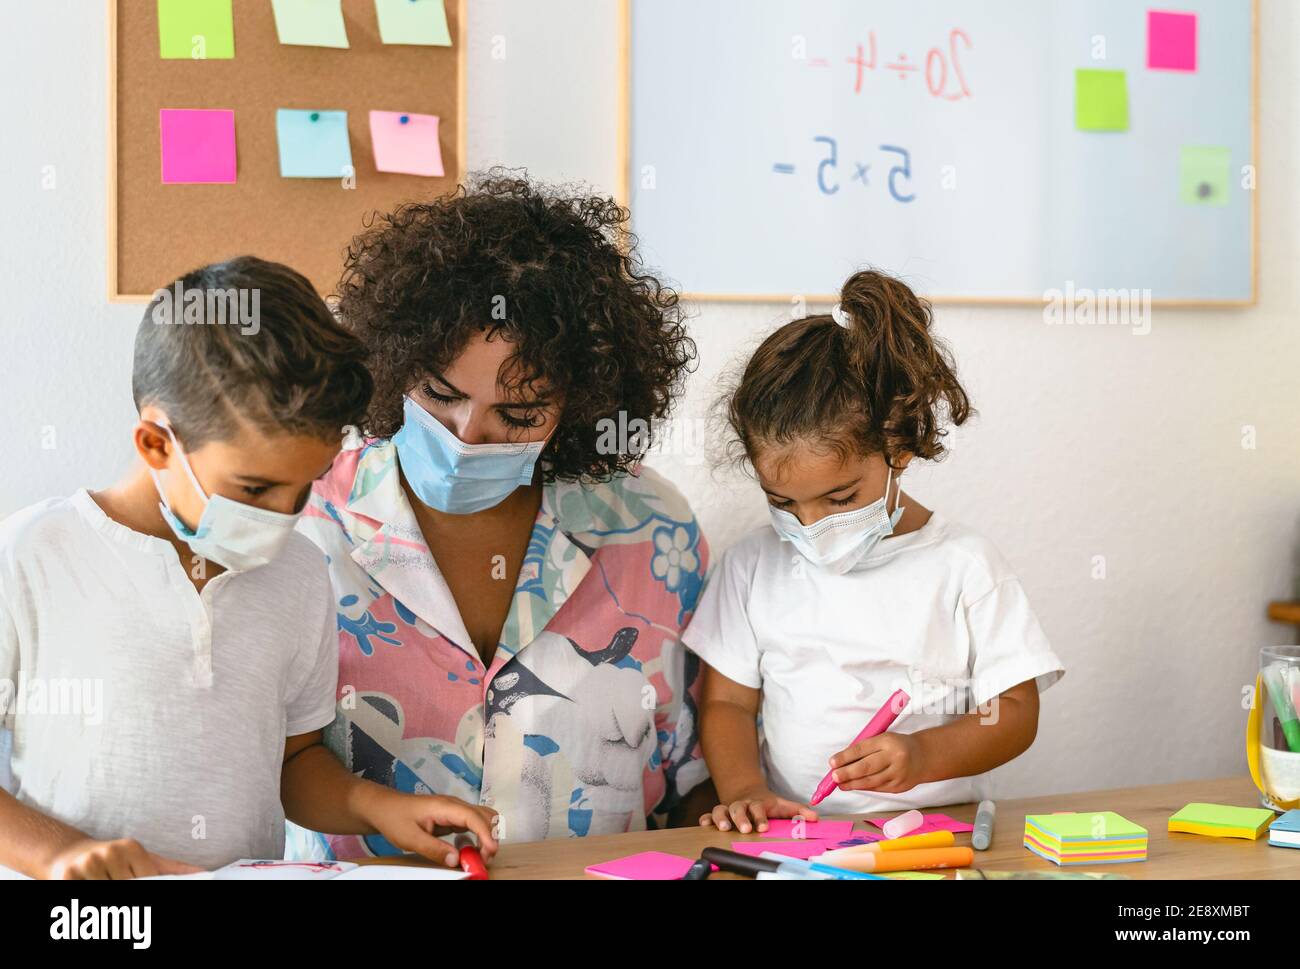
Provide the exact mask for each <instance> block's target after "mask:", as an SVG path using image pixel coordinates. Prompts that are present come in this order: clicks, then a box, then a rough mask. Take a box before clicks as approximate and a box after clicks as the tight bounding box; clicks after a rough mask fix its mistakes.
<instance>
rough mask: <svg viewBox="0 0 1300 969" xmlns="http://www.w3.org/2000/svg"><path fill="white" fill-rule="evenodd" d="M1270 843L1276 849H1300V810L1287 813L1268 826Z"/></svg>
mask: <svg viewBox="0 0 1300 969" xmlns="http://www.w3.org/2000/svg"><path fill="white" fill-rule="evenodd" d="M1268 843H1269V844H1271V845H1272V846H1273V847H1275V848H1300V808H1296V809H1293V810H1290V811H1287V812H1286V814H1284V815H1282V816H1281V817H1280V818H1278V819H1277V820H1276V821H1274V822H1273V823H1272V824H1270V825H1269V826H1268Z"/></svg>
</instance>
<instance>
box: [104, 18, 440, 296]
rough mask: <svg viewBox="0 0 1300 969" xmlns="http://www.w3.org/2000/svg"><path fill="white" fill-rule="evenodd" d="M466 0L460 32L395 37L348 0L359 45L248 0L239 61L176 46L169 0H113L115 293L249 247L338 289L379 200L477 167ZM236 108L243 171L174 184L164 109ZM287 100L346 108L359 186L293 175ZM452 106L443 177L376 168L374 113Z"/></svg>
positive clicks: (387, 202)
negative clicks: (164, 51) (471, 143)
mask: <svg viewBox="0 0 1300 969" xmlns="http://www.w3.org/2000/svg"><path fill="white" fill-rule="evenodd" d="M465 5H466V0H446V8H447V26H448V28H449V30H450V32H451V38H452V46H451V47H417V46H405V45H385V44H382V43H381V42H380V39H379V25H378V19H377V17H376V14H375V5H374V3H373V0H343V11H344V17H345V19H346V22H347V29H348V40H349V43H350V44H351V47H350V48H348V49H344V50H335V49H331V48H323V47H292V46H282V45H281V44H280V41H279V37H278V35H277V34H276V30H275V18H274V16H273V13H272V7H271V4H270V3H265V2H260V3H253V2H250V0H235V4H234V14H235V57H234V59H233V60H207V61H198V62H195V61H182V60H162V59H161V58H160V57H159V51H158V22H157V21H158V14H157V4H156V2H155V0H108V78H109V92H108V299H109V301H110V302H145V301H147V300H148V299H149V298H150V294H152V293H153V292H154V291H156V290H157V289H159V288H160V287H162V286H165V285H167V284H168V283H169V282H171V281H172V280H173V279H176V278H177V277H179V276H181V275H182V274H184V273H186V272H188V271H189V270H191V269H194V268H197V267H198V266H202V265H205V264H207V263H211V262H217V261H220V260H222V259H226V258H229V257H231V256H235V255H239V254H241V253H251V254H253V255H257V256H262V257H263V258H266V259H274V260H276V261H278V262H284V263H287V264H289V265H290V266H293V267H294V268H295V269H297V270H299V271H300V272H302V273H303V274H304V275H305V276H307V277H308V278H309V279H310V280H311V281H312V283H313V284H314V285H315V286H316V288H317V290H318V291H319V292H320V293H321V294H322V295H328V294H329V293H331V292H333V290H334V288H335V285H336V284H337V282H338V279H339V276H340V274H341V271H342V267H343V254H344V250H345V248H346V246H347V243H348V241H349V240H350V239H351V238H352V237H353V235H355V234H356V233H357V232H358V231H359V230H360V229H361V228H362V223H363V220H364V219H365V218H366V216H368V215H369V214H370V213H371V212H373V211H376V210H377V211H380V212H386V211H389V210H391V209H392V208H394V207H395V206H396V205H397V204H398V203H399V202H402V201H404V200H406V199H418V198H432V197H435V196H438V195H443V194H446V193H449V192H452V191H454V190H455V188H456V186H457V185H458V184H460V183H461V182H462V181H463V180H464V176H465V144H466V137H465V100H466V94H465V33H466V30H465V21H466V9H465ZM162 108H227V109H234V111H235V143H236V150H237V154H238V165H239V168H238V181H237V182H236V183H235V184H233V185H163V184H162V174H161V154H160V147H159V128H158V112H159V110H160V109H162ZM277 108H298V109H313V110H314V109H320V110H346V111H347V112H348V132H349V135H350V137H351V141H352V163H353V167H354V168H355V170H356V178H355V183H356V187H355V188H352V189H346V188H344V187H343V183H342V180H341V179H299V178H281V177H280V165H279V147H278V144H277V140H276V128H275V112H276V109H277ZM371 110H376V111H410V112H412V113H419V114H433V115H437V116H438V117H439V118H440V124H439V136H440V139H441V142H442V158H443V168H444V170H445V172H446V175H445V176H444V177H442V178H422V177H419V176H414V175H394V174H388V173H385V172H379V171H377V170H376V169H375V163H374V153H373V146H372V144H371V139H370V120H369V112H370V111H371Z"/></svg>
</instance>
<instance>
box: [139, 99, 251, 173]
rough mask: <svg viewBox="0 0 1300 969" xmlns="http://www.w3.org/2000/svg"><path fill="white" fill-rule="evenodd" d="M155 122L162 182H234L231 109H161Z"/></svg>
mask: <svg viewBox="0 0 1300 969" xmlns="http://www.w3.org/2000/svg"><path fill="white" fill-rule="evenodd" d="M158 125H159V130H160V131H161V134H162V137H161V142H162V180H163V184H164V185H184V184H200V185H202V184H223V185H231V184H234V181H235V112H234V111H196V110H178V109H174V108H163V109H162V110H161V111H160V112H159V113H158Z"/></svg>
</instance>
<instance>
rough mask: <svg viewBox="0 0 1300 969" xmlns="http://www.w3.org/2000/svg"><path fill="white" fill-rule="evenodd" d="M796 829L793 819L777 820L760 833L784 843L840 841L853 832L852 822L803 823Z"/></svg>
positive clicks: (770, 822) (768, 824) (769, 823)
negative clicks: (805, 840)
mask: <svg viewBox="0 0 1300 969" xmlns="http://www.w3.org/2000/svg"><path fill="white" fill-rule="evenodd" d="M799 824H800V827H799V828H796V827H795V821H794V819H793V818H777V819H774V820H769V821H768V822H767V830H766V831H760V832H758V833H759V834H761V835H762V836H763V837H764V838H778V839H780V840H782V841H790V840H795V841H802V840H804V839H805V838H807V839H811V840H822V841H839V840H840V839H842V838H847V837H848V836H849V834H850V833H851V832H852V831H853V822H852V821H801V822H799Z"/></svg>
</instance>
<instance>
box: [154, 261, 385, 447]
mask: <svg viewBox="0 0 1300 969" xmlns="http://www.w3.org/2000/svg"><path fill="white" fill-rule="evenodd" d="M131 389H132V394H133V395H134V397H135V405H136V408H137V410H138V409H140V408H141V407H143V406H144V405H146V404H152V405H154V406H156V407H159V408H161V409H162V410H163V411H164V412H165V413H166V415H167V419H168V420H169V421H170V423H171V425H172V430H173V431H174V433H175V434H176V436H177V438H179V439H180V440H181V441H182V442H183V443H184V446H185V448H186V449H187V450H197V449H198V448H200V447H202V446H203V445H204V444H206V443H208V442H209V441H213V440H226V439H228V438H230V437H232V436H234V434H235V432H236V430H237V429H238V426H239V424H240V423H243V422H248V423H250V424H252V425H253V426H255V427H257V428H258V429H259V430H262V431H267V432H272V433H277V432H278V433H286V434H305V435H311V436H313V437H317V438H320V439H321V440H323V441H332V440H335V439H336V438H338V437H340V436H341V435H342V433H343V428H344V427H345V426H347V425H350V424H351V425H357V424H360V423H361V420H362V418H363V416H364V415H365V412H366V408H367V407H368V406H369V403H370V395H371V392H372V389H373V381H372V380H371V377H370V374H369V372H368V371H367V370H366V366H365V348H364V346H363V345H362V343H361V341H359V340H358V339H357V338H356V337H354V336H353V335H352V334H351V333H349V332H348V331H347V330H346V329H344V328H343V326H342V325H341V324H340V323H339V322H338V320H337V319H336V318H335V317H334V314H333V313H332V312H331V311H330V308H329V307H328V306H326V305H325V302H324V300H322V299H321V297H320V296H319V295H318V294H317V293H316V291H315V289H314V288H313V287H312V285H311V283H310V282H308V281H307V279H306V278H305V277H304V276H303V275H302V274H301V273H298V272H295V271H294V270H292V269H290V268H289V267H288V266H284V265H281V264H280V263H275V262H268V261H266V260H264V259H258V258H257V257H255V256H240V257H238V258H236V259H231V260H229V261H228V262H223V263H217V264H214V265H211V266H204V267H203V268H201V269H195V270H194V271H192V272H189V273H187V274H185V275H184V276H182V277H181V278H180V279H178V280H176V281H175V282H173V283H172V284H171V285H170V286H168V287H167V288H166V289H162V290H159V291H158V292H156V293H155V294H154V296H153V299H152V300H151V301H150V303H149V306H148V308H147V309H146V310H145V314H144V318H143V319H142V320H141V321H140V327H139V329H138V330H137V331H136V336H135V360H134V367H133V370H132V375H131Z"/></svg>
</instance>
